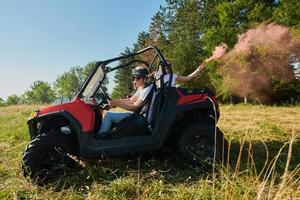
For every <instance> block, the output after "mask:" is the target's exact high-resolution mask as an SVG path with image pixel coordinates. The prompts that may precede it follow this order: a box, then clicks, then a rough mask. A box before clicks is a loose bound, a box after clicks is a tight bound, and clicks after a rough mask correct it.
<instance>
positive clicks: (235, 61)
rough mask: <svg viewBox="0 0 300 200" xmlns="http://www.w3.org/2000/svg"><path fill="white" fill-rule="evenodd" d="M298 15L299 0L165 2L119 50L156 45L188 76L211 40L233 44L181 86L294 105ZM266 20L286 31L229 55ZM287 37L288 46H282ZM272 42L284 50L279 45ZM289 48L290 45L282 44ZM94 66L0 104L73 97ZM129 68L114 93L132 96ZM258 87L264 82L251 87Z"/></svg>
mask: <svg viewBox="0 0 300 200" xmlns="http://www.w3.org/2000/svg"><path fill="white" fill-rule="evenodd" d="M299 19H300V1H298V0H254V1H248V0H235V1H228V0H166V1H165V5H164V6H160V8H159V10H158V11H157V12H156V13H155V14H154V15H153V17H152V20H151V23H150V24H149V28H148V30H147V31H143V32H140V33H139V34H138V36H137V41H136V42H135V43H134V44H133V46H132V47H127V48H126V49H125V50H124V52H122V53H121V55H124V54H128V53H131V52H135V51H138V50H140V49H142V48H144V47H146V46H149V45H155V46H157V47H159V48H160V49H161V51H162V52H163V54H164V56H165V57H166V59H167V60H168V61H169V62H170V63H171V64H172V69H173V71H174V72H175V73H177V74H181V75H187V74H189V73H191V72H192V71H194V70H195V68H196V67H197V66H198V65H199V63H200V62H201V61H202V60H204V59H205V58H207V57H209V56H210V55H211V52H212V51H213V49H214V47H215V46H216V45H218V44H219V43H220V42H225V43H226V44H227V45H228V46H229V49H230V52H229V54H228V56H227V57H226V56H225V58H224V59H223V60H219V61H218V62H210V63H208V64H207V65H206V70H205V72H204V73H202V74H201V75H199V76H198V77H197V78H196V79H194V80H193V81H191V82H189V83H186V84H185V85H184V86H187V87H192V88H201V87H207V88H210V89H212V90H214V91H215V92H216V94H217V96H218V99H219V100H220V101H221V102H224V103H239V102H242V101H244V102H260V103H271V104H273V103H297V102H300V76H299V74H300V73H299V72H300V69H299V68H300V67H299V61H300V59H299V58H300V20H299ZM269 24H271V25H272V26H271V28H274V31H272V29H271V32H274V33H276V31H277V32H278V30H279V32H280V30H281V29H283V30H285V31H286V30H288V31H286V32H287V33H285V34H284V35H280V34H279V36H280V37H279V36H278V34H277V36H276V37H273V35H266V36H264V37H262V39H261V40H266V41H270V42H269V43H271V44H268V43H266V42H261V41H260V42H256V43H253V44H251V46H250V47H248V50H247V51H246V53H245V52H244V53H241V54H238V53H235V54H234V55H233V53H232V52H238V51H236V50H235V48H236V46H237V43H239V42H240V41H242V39H243V38H244V40H247V39H248V38H247V37H248V35H251V34H252V33H257V35H254V37H252V38H259V37H260V35H262V33H263V31H264V30H265V29H266V27H267V28H270V26H268V25H269ZM279 25H280V27H279V28H278V26H279ZM259 30H262V31H261V32H260V31H259ZM247 31H248V32H247ZM286 35H288V37H289V40H288V42H289V43H286V42H287V40H286ZM291 35H292V36H291ZM281 36H282V37H281ZM249 38H250V39H251V37H249ZM272 39H273V40H274V45H273V46H272V42H273V40H272ZM276 39H277V40H276ZM258 41H259V40H258ZM275 42H276V43H275ZM248 45H249V44H248ZM275 45H277V46H278V48H279V47H282V48H281V49H279V50H276V48H277V46H275ZM287 45H290V46H291V47H290V46H289V48H286V47H284V46H287ZM240 46H241V45H240ZM93 64H94V63H92V62H91V63H88V64H87V65H86V66H84V67H73V68H71V69H70V70H69V71H68V72H65V73H64V74H62V75H60V76H59V77H58V78H57V79H56V81H55V83H54V84H53V87H51V84H50V83H46V82H43V81H37V82H35V83H33V84H32V85H31V87H30V90H29V91H26V92H25V93H24V94H23V95H22V96H20V97H18V96H16V95H12V96H10V97H8V99H7V101H6V102H4V101H3V100H1V99H0V104H4V103H6V104H16V103H50V102H52V101H53V100H54V99H57V98H60V99H61V100H63V99H71V98H72V96H74V95H75V94H76V92H77V91H78V89H79V87H80V85H81V84H82V82H83V80H84V79H85V78H86V76H87V75H88V73H89V72H90V70H91V68H92V66H93ZM270 65H271V66H273V67H270ZM132 67H134V66H132ZM132 67H131V68H127V69H119V70H118V71H117V72H116V74H115V77H114V78H115V83H116V86H115V88H114V89H113V92H112V97H114V98H119V97H125V96H127V95H129V94H130V93H132V91H133V88H132V80H131V76H130V74H131V70H132ZM286 73H288V75H289V76H288V77H289V78H286V79H282V77H281V76H280V75H282V74H286ZM249 77H252V78H249ZM253 77H254V78H253ZM259 85H263V86H264V87H256V86H259ZM250 86H251V87H250Z"/></svg>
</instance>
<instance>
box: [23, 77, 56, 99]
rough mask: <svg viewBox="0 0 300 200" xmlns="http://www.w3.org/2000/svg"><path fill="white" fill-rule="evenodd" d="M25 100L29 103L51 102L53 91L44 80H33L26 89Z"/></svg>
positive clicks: (53, 96) (53, 97)
mask: <svg viewBox="0 0 300 200" xmlns="http://www.w3.org/2000/svg"><path fill="white" fill-rule="evenodd" d="M24 96H25V102H26V103H29V104H40V103H51V102H53V101H54V100H55V98H56V96H55V92H54V90H53V89H52V88H51V85H50V84H49V83H47V82H45V81H35V82H34V83H33V84H32V85H31V86H30V90H28V91H26V92H25V94H24Z"/></svg>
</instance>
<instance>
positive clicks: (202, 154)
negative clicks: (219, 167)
mask: <svg viewBox="0 0 300 200" xmlns="http://www.w3.org/2000/svg"><path fill="white" fill-rule="evenodd" d="M227 149H228V144H227V141H226V139H225V138H224V136H223V133H222V131H221V130H220V129H219V128H218V127H215V126H214V123H204V122H202V123H198V124H193V125H192V126H189V127H188V128H186V129H185V130H183V132H182V135H181V136H180V137H179V140H178V154H179V156H180V158H181V159H183V160H184V161H185V162H186V163H188V164H191V165H193V166H197V167H199V168H200V169H202V170H205V171H207V170H210V169H211V168H212V165H213V163H224V164H225V163H226V161H227Z"/></svg>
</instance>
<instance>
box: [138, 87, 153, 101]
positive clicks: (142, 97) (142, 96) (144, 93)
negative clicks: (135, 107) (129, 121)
mask: <svg viewBox="0 0 300 200" xmlns="http://www.w3.org/2000/svg"><path fill="white" fill-rule="evenodd" d="M152 87H153V85H152V84H151V85H149V86H148V87H145V88H143V89H142V90H141V91H140V93H139V96H138V98H139V99H140V100H142V101H145V99H146V97H147V96H148V94H149V92H150V91H151V89H152Z"/></svg>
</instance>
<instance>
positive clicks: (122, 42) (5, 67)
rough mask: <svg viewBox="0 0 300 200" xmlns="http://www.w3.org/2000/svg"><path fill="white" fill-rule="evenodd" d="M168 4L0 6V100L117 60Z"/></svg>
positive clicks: (128, 0)
mask: <svg viewBox="0 0 300 200" xmlns="http://www.w3.org/2000/svg"><path fill="white" fill-rule="evenodd" d="M161 4H164V0H98V1H96V0H86V1H84V0H81V1H79V0H72V1H71V0H68V1H67V0H51V1H50V0H48V1H45V0H26V1H15V0H9V1H8V0H7V1H0V97H1V98H3V99H6V98H7V96H9V95H12V94H17V95H20V94H22V93H24V92H25V91H26V90H28V89H29V87H30V84H32V83H33V82H34V81H36V80H44V81H47V82H49V83H52V82H53V81H55V79H56V77H57V76H58V75H60V74H62V73H63V72H65V71H68V70H69V69H70V68H71V67H73V66H83V65H85V64H86V63H88V62H89V61H94V60H105V59H108V58H111V57H115V56H118V55H119V53H121V52H122V51H123V50H124V49H125V47H126V46H128V47H132V44H133V43H134V42H136V38H137V35H138V33H139V32H141V31H147V30H148V27H149V24H150V21H151V17H152V16H153V15H154V14H155V13H156V12H157V11H158V9H159V6H160V5H161Z"/></svg>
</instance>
